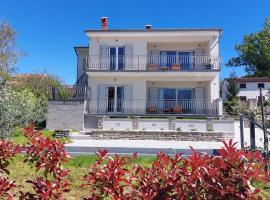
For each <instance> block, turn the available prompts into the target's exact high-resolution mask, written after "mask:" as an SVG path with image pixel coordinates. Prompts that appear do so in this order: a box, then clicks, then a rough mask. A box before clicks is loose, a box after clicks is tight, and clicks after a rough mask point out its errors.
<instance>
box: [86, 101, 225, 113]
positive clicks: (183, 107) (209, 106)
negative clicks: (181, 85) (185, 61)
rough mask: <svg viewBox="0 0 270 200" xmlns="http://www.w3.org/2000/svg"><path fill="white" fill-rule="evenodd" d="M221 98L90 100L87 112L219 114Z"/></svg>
mask: <svg viewBox="0 0 270 200" xmlns="http://www.w3.org/2000/svg"><path fill="white" fill-rule="evenodd" d="M221 103H222V102H221V101H220V100H219V99H216V100H214V101H211V100H195V99H191V100H184V99H183V100H145V99H128V100H114V99H112V100H110V99H106V100H88V101H87V105H86V113H87V114H104V115H121V114H125V115H177V116H184V115H197V116H218V115H219V109H220V104H221Z"/></svg>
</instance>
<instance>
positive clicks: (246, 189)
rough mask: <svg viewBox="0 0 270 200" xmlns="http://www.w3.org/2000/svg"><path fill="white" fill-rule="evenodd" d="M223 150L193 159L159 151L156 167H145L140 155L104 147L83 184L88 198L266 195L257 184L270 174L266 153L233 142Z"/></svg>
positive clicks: (234, 199) (227, 199)
mask: <svg viewBox="0 0 270 200" xmlns="http://www.w3.org/2000/svg"><path fill="white" fill-rule="evenodd" d="M191 149H192V148H191ZM218 152H219V155H220V156H208V155H202V154H198V153H197V152H196V151H195V150H193V149H192V155H190V156H188V157H182V156H181V155H180V154H175V155H174V156H173V157H171V156H168V155H166V154H164V153H159V154H158V155H157V158H156V160H155V161H154V162H153V164H152V165H151V167H142V166H139V165H136V164H135V165H134V164H133V163H132V161H133V160H134V158H135V156H132V158H128V157H119V156H118V155H115V156H114V157H111V156H108V154H107V151H100V152H99V153H97V161H96V162H95V164H94V165H92V166H91V167H90V172H89V174H87V175H86V176H85V177H84V178H83V180H84V182H85V184H83V185H82V186H83V187H89V193H90V195H89V197H88V200H90V199H91V200H95V199H103V198H108V197H109V198H112V199H115V200H116V199H143V200H171V199H180V200H188V199H190V200H238V199H249V200H253V199H254V200H255V199H261V197H259V195H258V192H259V189H255V188H253V186H252V185H253V184H254V181H269V180H270V176H269V174H268V173H267V172H265V170H264V169H265V165H266V164H267V163H266V162H265V161H264V159H263V157H262V155H261V154H260V152H257V151H256V152H250V151H244V150H237V149H236V147H235V144H233V143H232V141H230V142H229V143H226V142H224V147H223V148H222V149H220V150H218ZM128 166H129V167H128Z"/></svg>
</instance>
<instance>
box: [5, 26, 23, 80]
mask: <svg viewBox="0 0 270 200" xmlns="http://www.w3.org/2000/svg"><path fill="white" fill-rule="evenodd" d="M20 55H21V52H20V51H19V50H18V49H17V48H16V32H15V31H14V30H13V29H12V28H11V27H10V25H9V24H8V23H6V22H3V23H0V83H1V84H4V83H5V82H6V80H7V78H8V77H9V75H10V73H12V72H14V70H15V64H16V63H17V59H18V57H19V56H20Z"/></svg>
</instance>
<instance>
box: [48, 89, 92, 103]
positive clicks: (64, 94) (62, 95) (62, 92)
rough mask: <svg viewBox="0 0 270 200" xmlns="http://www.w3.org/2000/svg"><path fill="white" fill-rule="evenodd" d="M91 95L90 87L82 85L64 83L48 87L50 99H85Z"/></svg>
mask: <svg viewBox="0 0 270 200" xmlns="http://www.w3.org/2000/svg"><path fill="white" fill-rule="evenodd" d="M89 95H90V88H89V87H86V86H80V85H64V86H58V87H52V86H50V87H47V97H48V98H49V100H50V101H60V100H63V101H73V100H80V101H83V100H85V99H86V98H87V97H88V96H89Z"/></svg>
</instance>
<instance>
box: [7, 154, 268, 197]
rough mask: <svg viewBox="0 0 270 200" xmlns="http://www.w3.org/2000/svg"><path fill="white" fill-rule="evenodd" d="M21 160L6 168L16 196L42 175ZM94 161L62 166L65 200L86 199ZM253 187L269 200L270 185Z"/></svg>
mask: <svg viewBox="0 0 270 200" xmlns="http://www.w3.org/2000/svg"><path fill="white" fill-rule="evenodd" d="M23 160H24V157H23V156H16V157H15V158H14V159H13V160H12V161H11V163H10V165H9V167H8V169H9V170H10V175H9V179H10V180H15V181H16V185H17V188H16V189H15V190H14V191H12V192H13V193H14V194H18V191H20V190H22V191H24V192H26V191H32V187H31V185H30V184H28V183H25V181H26V180H27V179H34V178H35V177H36V176H39V175H42V171H39V172H36V171H35V169H34V168H33V167H31V166H29V164H28V163H24V162H23ZM95 160H96V157H95V155H80V156H76V157H72V158H70V161H69V162H68V163H65V164H64V167H65V168H67V169H69V170H70V176H69V181H70V183H71V188H70V189H71V191H70V192H69V193H66V194H65V198H66V199H70V200H77V199H83V198H85V197H87V195H88V191H87V189H85V188H81V187H80V186H81V184H82V183H83V181H82V178H83V176H84V175H86V174H87V173H88V172H89V166H91V164H93V163H94V162H95ZM154 160H155V156H138V158H137V159H136V160H135V161H134V164H135V163H138V164H140V165H142V166H150V165H151V164H152V162H153V161H154ZM255 187H257V188H260V189H261V190H262V191H261V192H260V194H261V195H262V197H263V199H264V200H268V199H270V184H263V183H261V182H257V183H256V184H255Z"/></svg>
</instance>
